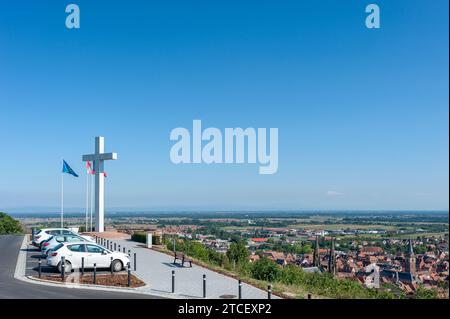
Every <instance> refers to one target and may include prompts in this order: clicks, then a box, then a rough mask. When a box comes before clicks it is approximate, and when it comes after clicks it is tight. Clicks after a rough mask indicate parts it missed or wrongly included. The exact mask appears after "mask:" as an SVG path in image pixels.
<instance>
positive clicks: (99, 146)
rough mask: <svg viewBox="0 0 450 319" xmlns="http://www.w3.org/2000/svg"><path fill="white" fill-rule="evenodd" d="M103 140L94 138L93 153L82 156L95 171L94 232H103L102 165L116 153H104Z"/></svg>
mask: <svg viewBox="0 0 450 319" xmlns="http://www.w3.org/2000/svg"><path fill="white" fill-rule="evenodd" d="M104 151H105V138H104V137H103V136H96V137H95V153H94V154H88V155H83V161H84V162H87V161H91V162H94V171H95V231H97V232H103V231H104V230H105V175H104V171H103V164H104V161H106V160H116V159H117V153H104Z"/></svg>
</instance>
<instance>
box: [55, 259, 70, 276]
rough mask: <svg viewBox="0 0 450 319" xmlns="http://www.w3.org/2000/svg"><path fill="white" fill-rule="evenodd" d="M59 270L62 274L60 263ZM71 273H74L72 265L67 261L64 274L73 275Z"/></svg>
mask: <svg viewBox="0 0 450 319" xmlns="http://www.w3.org/2000/svg"><path fill="white" fill-rule="evenodd" d="M57 268H58V271H59V272H60V273H62V266H61V262H59V264H58V266H57ZM71 272H72V264H71V263H70V261H67V260H66V263H65V265H64V273H66V274H68V273H71Z"/></svg>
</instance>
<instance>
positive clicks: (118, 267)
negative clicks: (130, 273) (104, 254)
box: [112, 260, 123, 272]
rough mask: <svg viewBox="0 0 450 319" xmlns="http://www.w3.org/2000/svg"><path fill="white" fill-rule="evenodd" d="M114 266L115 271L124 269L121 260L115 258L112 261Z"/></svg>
mask: <svg viewBox="0 0 450 319" xmlns="http://www.w3.org/2000/svg"><path fill="white" fill-rule="evenodd" d="M112 268H113V270H114V271H115V272H118V271H121V270H122V269H123V264H122V262H121V261H120V260H114V261H113V262H112Z"/></svg>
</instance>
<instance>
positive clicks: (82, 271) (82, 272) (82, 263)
mask: <svg viewBox="0 0 450 319" xmlns="http://www.w3.org/2000/svg"><path fill="white" fill-rule="evenodd" d="M83 275H84V257H81V276H83Z"/></svg>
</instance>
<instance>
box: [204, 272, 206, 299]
mask: <svg viewBox="0 0 450 319" xmlns="http://www.w3.org/2000/svg"><path fill="white" fill-rule="evenodd" d="M203 298H206V275H203Z"/></svg>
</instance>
